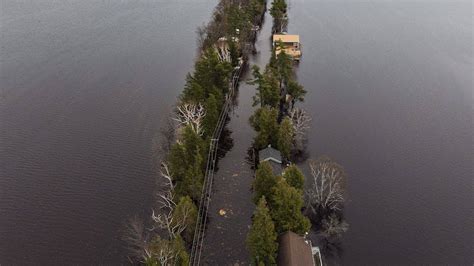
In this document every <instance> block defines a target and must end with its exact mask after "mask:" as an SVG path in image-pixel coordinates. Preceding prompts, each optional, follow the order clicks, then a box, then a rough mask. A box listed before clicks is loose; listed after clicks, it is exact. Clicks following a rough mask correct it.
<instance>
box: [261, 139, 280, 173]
mask: <svg viewBox="0 0 474 266" xmlns="http://www.w3.org/2000/svg"><path fill="white" fill-rule="evenodd" d="M258 158H259V160H258V161H259V163H261V162H269V163H270V166H271V167H272V169H273V173H274V174H275V175H281V172H282V170H283V167H282V157H281V154H280V151H279V150H277V149H275V148H272V146H271V145H268V147H266V148H265V149H263V150H260V151H259V152H258Z"/></svg>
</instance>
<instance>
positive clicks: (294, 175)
mask: <svg viewBox="0 0 474 266" xmlns="http://www.w3.org/2000/svg"><path fill="white" fill-rule="evenodd" d="M283 177H284V178H285V180H286V182H287V183H288V185H290V186H292V187H294V188H296V189H298V190H301V191H302V190H303V187H304V179H305V178H304V175H303V173H302V172H301V171H300V169H299V168H298V167H297V166H296V165H295V164H291V165H290V166H288V167H287V168H286V169H285V172H284V173H283Z"/></svg>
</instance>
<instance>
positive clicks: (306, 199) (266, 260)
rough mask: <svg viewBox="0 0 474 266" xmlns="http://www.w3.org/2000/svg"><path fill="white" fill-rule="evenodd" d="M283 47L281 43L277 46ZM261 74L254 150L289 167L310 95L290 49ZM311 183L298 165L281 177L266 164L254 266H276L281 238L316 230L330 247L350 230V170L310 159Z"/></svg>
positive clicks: (252, 235)
mask: <svg viewBox="0 0 474 266" xmlns="http://www.w3.org/2000/svg"><path fill="white" fill-rule="evenodd" d="M286 9H287V4H286V2H285V1H284V0H273V3H272V8H271V10H270V13H271V15H272V16H273V19H274V21H273V23H274V24H273V32H278V33H279V32H282V31H283V28H284V27H286V24H285V23H287V21H288V19H287V10H286ZM279 45H282V44H281V43H280V44H277V46H279ZM275 49H276V47H274V51H273V53H272V56H271V59H270V62H269V63H268V64H267V66H266V67H265V69H264V70H263V71H261V70H260V69H259V68H258V67H257V66H253V68H252V70H253V76H254V79H253V80H252V81H251V82H250V83H251V84H253V85H256V95H255V96H254V99H253V100H254V102H253V104H254V106H259V108H258V109H257V110H256V111H255V113H254V114H253V115H252V116H251V117H250V124H251V125H252V127H253V128H254V130H255V131H256V132H257V135H256V136H255V138H254V143H253V146H254V148H255V149H256V150H260V149H263V148H265V147H267V146H268V145H271V146H273V147H276V148H277V149H278V150H279V151H280V152H281V155H282V157H283V161H284V164H287V163H289V162H290V161H291V159H294V158H295V157H296V156H297V155H298V154H300V153H301V152H302V151H303V150H304V146H305V142H306V131H307V129H308V128H309V122H310V121H311V118H310V117H309V115H308V114H307V113H306V112H305V111H304V110H303V109H301V108H298V107H296V105H297V104H298V103H299V102H303V101H304V96H305V95H306V93H307V91H306V90H305V89H304V87H303V86H302V85H301V84H299V83H298V82H297V81H296V79H295V75H294V72H293V60H292V59H291V57H290V56H289V55H287V54H286V53H285V51H284V49H280V51H281V52H280V53H279V54H278V55H276V53H275ZM309 168H310V170H311V178H310V179H309V180H305V176H304V174H303V173H302V171H301V170H300V169H299V168H298V167H297V166H296V165H295V164H288V166H287V167H286V168H285V169H284V171H283V172H282V173H281V175H279V174H275V173H274V172H273V169H272V167H271V165H270V163H269V162H262V163H260V164H259V165H258V168H257V170H256V172H255V179H254V181H253V184H252V189H253V192H254V197H253V201H254V203H255V204H256V209H255V212H254V215H253V218H252V226H251V228H250V231H249V233H248V236H247V247H248V249H249V251H250V254H251V258H250V261H251V263H252V265H275V264H276V257H277V250H278V242H277V238H278V235H279V234H282V233H284V232H287V231H292V232H294V233H297V234H300V235H305V234H306V233H307V232H309V230H310V229H311V228H312V229H313V230H314V231H315V232H316V233H317V234H318V235H319V236H322V237H323V238H324V239H325V240H326V241H327V242H329V241H330V240H334V239H338V238H339V237H340V236H341V235H342V233H344V232H345V231H346V230H347V228H348V225H347V223H346V222H344V220H343V215H342V214H343V213H342V211H343V205H344V200H345V187H344V185H345V177H346V174H345V171H344V168H343V167H342V166H340V165H339V164H337V163H335V162H334V161H332V160H331V159H330V158H328V157H326V156H322V157H319V158H318V159H317V160H310V163H309Z"/></svg>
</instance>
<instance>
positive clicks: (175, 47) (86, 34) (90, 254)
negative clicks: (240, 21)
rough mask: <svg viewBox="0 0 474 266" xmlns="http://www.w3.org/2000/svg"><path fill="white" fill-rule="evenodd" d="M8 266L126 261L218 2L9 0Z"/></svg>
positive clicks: (3, 254) (0, 204) (4, 59)
mask: <svg viewBox="0 0 474 266" xmlns="http://www.w3.org/2000/svg"><path fill="white" fill-rule="evenodd" d="M0 3H1V4H0V5H1V7H0V14H1V16H0V18H1V23H0V24H1V30H0V31H1V37H0V44H1V50H0V60H1V61H0V62H1V81H0V86H1V100H0V102H1V136H2V137H1V155H0V156H1V157H0V162H1V172H0V173H1V174H0V175H1V177H0V239H1V241H0V264H2V265H13V264H29V265H36V264H63V265H64V264H65V263H67V264H83V265H84V264H93V263H94V264H97V263H106V264H118V263H121V262H124V256H123V255H124V253H125V252H124V250H123V248H122V243H121V241H120V234H121V232H120V230H121V229H122V224H123V223H124V222H125V220H126V219H127V218H128V217H130V216H133V215H134V214H136V213H138V214H142V213H143V212H149V211H150V209H151V205H152V204H151V203H152V198H153V189H154V186H155V176H154V174H153V171H152V168H153V162H152V158H153V157H152V143H153V141H152V140H153V138H154V135H155V134H156V133H157V132H158V128H159V127H160V126H161V124H162V123H163V121H165V119H166V118H167V117H168V115H169V111H170V108H171V106H172V105H173V104H174V102H175V101H176V96H177V95H178V94H179V93H180V91H181V89H182V87H183V85H184V79H185V76H186V73H187V72H189V71H190V70H192V67H193V59H194V58H195V54H196V34H195V31H196V28H197V27H198V26H200V25H202V24H203V23H205V22H207V21H208V20H209V18H210V16H211V14H212V10H213V8H214V6H215V5H216V3H217V1H215V0H208V1H203V0H200V1H193V2H192V4H191V2H190V1H182V0H178V1H161V0H160V1H149V0H138V1H92V0H72V1H51V0H39V1H36V0H34V1H33V0H31V1H28V0H26V1H24V0H21V1H16V0H0Z"/></svg>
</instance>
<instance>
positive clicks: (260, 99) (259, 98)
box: [249, 65, 280, 108]
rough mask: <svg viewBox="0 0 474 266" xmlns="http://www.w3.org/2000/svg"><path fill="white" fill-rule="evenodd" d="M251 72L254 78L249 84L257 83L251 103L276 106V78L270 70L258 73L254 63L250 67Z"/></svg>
mask: <svg viewBox="0 0 474 266" xmlns="http://www.w3.org/2000/svg"><path fill="white" fill-rule="evenodd" d="M252 73H253V77H254V79H253V80H252V81H251V82H250V83H249V84H252V85H257V93H256V95H255V96H254V97H253V105H254V106H256V105H260V107H263V106H269V107H274V108H276V107H278V103H279V102H280V87H279V83H278V80H277V79H276V78H275V77H274V76H273V75H272V73H271V72H270V71H267V70H265V72H264V73H260V69H259V67H258V66H256V65H254V66H253V67H252Z"/></svg>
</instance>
